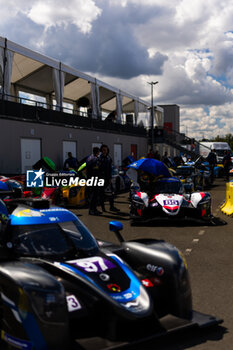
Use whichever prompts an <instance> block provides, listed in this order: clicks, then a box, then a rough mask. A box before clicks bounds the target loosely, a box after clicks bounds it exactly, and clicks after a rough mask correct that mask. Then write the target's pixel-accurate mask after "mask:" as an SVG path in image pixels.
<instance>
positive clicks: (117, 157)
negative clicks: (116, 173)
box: [113, 143, 122, 167]
mask: <svg viewBox="0 0 233 350" xmlns="http://www.w3.org/2000/svg"><path fill="white" fill-rule="evenodd" d="M113 162H114V165H115V166H116V167H120V166H121V164H122V145H121V144H119V143H114V160H113Z"/></svg>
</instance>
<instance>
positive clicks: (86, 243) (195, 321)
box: [0, 199, 221, 350]
mask: <svg viewBox="0 0 233 350" xmlns="http://www.w3.org/2000/svg"><path fill="white" fill-rule="evenodd" d="M7 204H8V211H7V208H6V207H5V205H4V203H3V202H2V201H1V203H0V206H1V240H0V241H1V246H0V306H1V318H0V328H1V339H2V342H3V344H8V346H10V347H11V348H13V349H14V348H17V349H32V350H61V349H62V350H64V349H67V350H69V349H75V348H76V347H75V346H76V345H77V346H78V349H80V347H79V346H81V348H82V349H88V348H89V349H90V348H92V349H93V348H98V349H104V348H105V347H108V348H110V347H111V346H114V345H117V346H119V345H120V344H123V345H125V344H126V343H131V344H132V343H136V342H139V341H142V340H143V339H145V338H147V337H151V336H158V335H159V334H161V335H164V334H166V332H168V331H169V330H175V329H176V328H177V327H178V329H180V328H182V327H190V326H200V327H203V326H210V325H214V324H218V323H220V322H221V320H219V319H217V318H214V317H212V316H208V315H204V314H201V313H198V312H194V311H193V310H192V297H191V287H190V282H189V276H188V270H187V263H186V261H185V258H184V256H183V255H182V253H181V252H180V251H179V250H178V249H177V248H175V247H174V246H172V245H171V244H169V243H166V242H164V241H159V240H154V239H139V240H137V241H129V242H126V241H124V239H123V237H122V235H121V233H120V230H121V229H122V224H121V223H120V222H115V221H112V222H110V224H109V225H110V230H111V231H114V232H115V233H116V235H117V237H118V239H119V244H113V243H110V242H105V241H101V240H96V239H95V238H94V236H93V235H92V234H91V233H90V232H89V230H88V229H87V228H86V227H85V226H84V225H83V223H82V222H81V221H80V220H79V219H78V218H77V216H76V215H74V214H73V213H72V212H70V211H68V210H67V209H64V208H59V207H50V206H49V202H48V201H46V200H26V199H21V200H20V201H18V200H17V201H16V200H12V201H11V202H10V201H8V202H7ZM93 341H94V344H95V347H93ZM3 344H2V346H1V349H3Z"/></svg>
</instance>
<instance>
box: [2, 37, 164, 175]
mask: <svg viewBox="0 0 233 350" xmlns="http://www.w3.org/2000/svg"><path fill="white" fill-rule="evenodd" d="M0 88H1V90H0V135H1V137H0V172H1V173H24V172H25V171H26V170H27V169H30V168H31V167H32V165H33V163H34V162H35V161H36V160H38V158H40V157H42V156H48V157H50V158H51V159H52V160H53V161H54V162H55V164H56V165H57V167H58V168H61V167H62V165H63V162H64V160H65V158H66V157H67V153H68V152H69V151H71V152H72V153H73V155H74V156H76V157H77V158H78V159H82V158H83V157H84V156H86V155H88V154H90V153H91V151H92V147H93V146H100V145H101V144H102V143H106V144H108V145H109V147H110V153H111V155H112V157H113V160H114V165H115V166H120V165H121V162H122V159H124V158H125V157H127V156H128V155H133V156H135V158H138V157H141V156H145V154H147V151H148V127H150V123H149V125H148V123H146V121H148V120H149V118H150V104H149V103H148V102H147V101H144V100H142V99H141V98H139V97H137V96H134V95H132V94H130V93H128V92H126V91H122V90H120V89H118V88H116V87H113V86H110V85H109V84H106V83H105V82H103V81H101V80H99V79H96V78H95V77H93V76H90V75H88V74H85V73H83V72H80V71H79V70H77V69H75V68H72V67H69V66H68V65H66V64H64V63H62V62H60V61H57V60H55V59H52V58H50V57H47V56H44V55H42V54H40V53H38V52H35V51H32V50H30V49H28V48H25V47H23V46H21V45H19V44H17V43H14V42H12V41H10V40H8V39H6V38H2V37H0ZM112 114H115V115H114V118H110V116H111V115H112ZM154 116H155V126H158V125H159V126H161V127H162V126H163V122H164V112H163V108H162V107H160V106H155V111H154ZM6 151H7V159H6Z"/></svg>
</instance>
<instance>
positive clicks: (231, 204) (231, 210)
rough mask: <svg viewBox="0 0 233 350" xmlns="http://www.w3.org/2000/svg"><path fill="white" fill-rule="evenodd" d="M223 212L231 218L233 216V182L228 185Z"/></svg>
mask: <svg viewBox="0 0 233 350" xmlns="http://www.w3.org/2000/svg"><path fill="white" fill-rule="evenodd" d="M221 211H222V212H223V213H224V214H226V215H229V216H230V215H232V214H233V182H227V183H226V201H225V203H224V204H223V205H222V206H221Z"/></svg>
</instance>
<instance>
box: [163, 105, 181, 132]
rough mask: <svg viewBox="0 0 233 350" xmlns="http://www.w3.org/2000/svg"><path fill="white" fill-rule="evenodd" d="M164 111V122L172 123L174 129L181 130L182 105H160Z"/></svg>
mask: <svg viewBox="0 0 233 350" xmlns="http://www.w3.org/2000/svg"><path fill="white" fill-rule="evenodd" d="M159 107H162V108H163V111H164V123H172V129H173V130H174V131H177V132H179V131H180V107H179V106H177V105H159Z"/></svg>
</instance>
